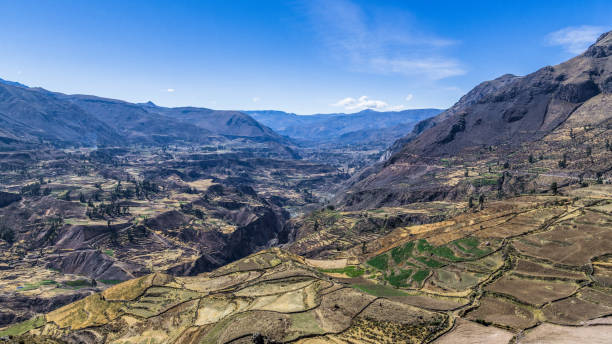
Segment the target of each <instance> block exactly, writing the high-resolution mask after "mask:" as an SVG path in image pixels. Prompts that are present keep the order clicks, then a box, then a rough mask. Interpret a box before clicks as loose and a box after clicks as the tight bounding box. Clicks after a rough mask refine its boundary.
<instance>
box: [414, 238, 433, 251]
mask: <svg viewBox="0 0 612 344" xmlns="http://www.w3.org/2000/svg"><path fill="white" fill-rule="evenodd" d="M432 249H433V246H431V245H430V244H429V243H428V242H427V240H425V239H420V240H419V241H418V242H417V251H419V253H423V252H431V250H432Z"/></svg>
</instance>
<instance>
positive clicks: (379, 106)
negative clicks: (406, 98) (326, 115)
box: [331, 96, 406, 111]
mask: <svg viewBox="0 0 612 344" xmlns="http://www.w3.org/2000/svg"><path fill="white" fill-rule="evenodd" d="M331 106H336V107H343V108H344V109H345V110H347V111H358V110H365V109H372V110H378V111H401V110H405V109H406V106H404V105H389V104H388V103H387V102H385V101H382V100H375V99H370V98H368V97H367V96H361V97H359V98H357V99H355V98H352V97H347V98H344V99H340V100H339V101H337V102H336V103H334V104H331Z"/></svg>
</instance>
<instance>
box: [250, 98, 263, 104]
mask: <svg viewBox="0 0 612 344" xmlns="http://www.w3.org/2000/svg"><path fill="white" fill-rule="evenodd" d="M251 100H252V101H253V103H257V102H258V101H260V100H261V99H260V98H259V97H253V98H252V99H251Z"/></svg>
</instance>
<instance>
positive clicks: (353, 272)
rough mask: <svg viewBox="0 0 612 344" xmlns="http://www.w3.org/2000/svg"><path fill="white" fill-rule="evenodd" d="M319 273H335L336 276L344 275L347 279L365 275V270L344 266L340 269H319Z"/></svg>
mask: <svg viewBox="0 0 612 344" xmlns="http://www.w3.org/2000/svg"><path fill="white" fill-rule="evenodd" d="M319 271H321V272H328V273H336V274H345V275H347V276H349V277H359V276H362V275H363V274H364V273H365V270H363V269H361V268H359V267H357V266H346V267H344V268H340V269H319Z"/></svg>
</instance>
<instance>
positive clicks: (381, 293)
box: [352, 284, 406, 297]
mask: <svg viewBox="0 0 612 344" xmlns="http://www.w3.org/2000/svg"><path fill="white" fill-rule="evenodd" d="M352 287H353V288H355V289H357V290H361V291H362V292H364V293H368V294H370V295H374V296H377V297H389V296H406V293H405V292H403V291H401V290H397V289H395V288H392V287H388V286H384V285H380V284H367V285H366V284H353V285H352Z"/></svg>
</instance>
